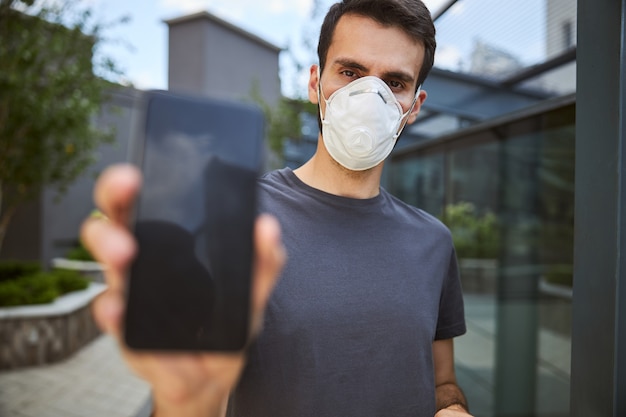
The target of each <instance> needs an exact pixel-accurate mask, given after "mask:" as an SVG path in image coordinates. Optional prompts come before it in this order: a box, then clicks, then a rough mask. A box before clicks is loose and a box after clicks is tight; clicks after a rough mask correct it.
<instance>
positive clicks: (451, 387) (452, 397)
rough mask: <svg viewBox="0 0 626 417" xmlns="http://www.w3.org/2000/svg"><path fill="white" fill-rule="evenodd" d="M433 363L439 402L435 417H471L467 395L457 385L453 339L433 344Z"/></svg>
mask: <svg viewBox="0 0 626 417" xmlns="http://www.w3.org/2000/svg"><path fill="white" fill-rule="evenodd" d="M433 362H434V366H435V396H436V401H437V413H436V414H435V417H463V416H465V417H467V416H470V414H469V409H468V407H467V400H466V399H465V395H463V391H461V388H459V386H458V385H457V383H456V375H455V372H454V342H453V339H444V340H436V341H435V342H433Z"/></svg>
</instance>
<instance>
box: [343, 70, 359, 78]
mask: <svg viewBox="0 0 626 417" xmlns="http://www.w3.org/2000/svg"><path fill="white" fill-rule="evenodd" d="M341 74H343V75H345V76H346V77H348V78H355V77H356V76H357V75H356V72H354V71H351V70H343V71H341Z"/></svg>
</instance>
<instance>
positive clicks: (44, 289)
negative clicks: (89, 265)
mask: <svg viewBox="0 0 626 417" xmlns="http://www.w3.org/2000/svg"><path fill="white" fill-rule="evenodd" d="M88 285H89V281H88V280H87V279H86V278H85V277H83V276H82V275H80V273H78V272H76V271H68V270H60V269H56V270H53V271H51V272H42V271H38V272H35V273H31V274H28V275H22V276H19V277H17V278H13V279H10V280H6V281H3V282H0V307H10V306H18V305H29V304H46V303H49V302H51V301H53V300H54V299H55V298H57V297H58V296H60V295H63V294H66V293H68V292H72V291H77V290H82V289H85V288H87V286H88Z"/></svg>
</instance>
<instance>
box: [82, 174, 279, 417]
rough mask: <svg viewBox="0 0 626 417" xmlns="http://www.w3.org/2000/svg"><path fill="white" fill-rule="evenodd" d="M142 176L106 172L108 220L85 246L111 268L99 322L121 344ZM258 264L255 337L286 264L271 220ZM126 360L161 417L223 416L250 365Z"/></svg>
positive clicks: (259, 236)
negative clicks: (133, 215) (132, 218)
mask: <svg viewBox="0 0 626 417" xmlns="http://www.w3.org/2000/svg"><path fill="white" fill-rule="evenodd" d="M140 184H141V174H140V172H139V171H138V170H137V169H136V168H134V167H132V166H128V165H122V166H113V167H110V168H108V169H107V170H105V171H104V172H103V174H102V175H101V176H100V178H99V179H98V181H97V183H96V187H95V190H94V195H95V202H96V205H97V206H98V208H99V209H100V210H101V211H102V212H103V213H104V214H105V215H106V216H107V217H108V219H107V220H105V219H103V218H101V217H99V218H89V219H87V220H86V221H85V222H84V224H83V227H82V230H81V240H82V241H83V242H84V243H85V245H86V246H87V247H88V248H89V250H90V251H91V253H93V254H94V256H95V257H96V259H97V260H98V261H99V262H101V263H102V264H104V265H106V269H105V276H106V280H107V284H108V288H107V291H106V292H105V293H104V294H102V295H101V296H100V297H98V298H97V299H96V300H94V306H93V313H94V318H95V319H96V321H97V322H98V324H99V325H100V327H101V328H102V329H103V330H105V331H106V332H108V333H110V334H112V335H114V336H115V337H116V338H118V339H120V340H121V338H122V337H121V335H122V328H123V316H124V304H125V295H124V291H123V289H124V287H125V278H126V277H125V275H124V271H125V270H127V268H128V267H129V264H130V260H131V259H132V258H133V256H134V254H135V252H136V243H135V242H134V239H133V236H132V235H131V234H130V233H129V231H128V230H127V229H126V227H125V226H126V224H127V222H128V212H129V210H130V208H131V206H132V204H133V202H134V200H135V198H136V196H137V192H138V190H139V189H140ZM254 247H255V263H254V273H253V280H252V281H253V282H252V306H253V311H252V321H251V323H252V324H253V329H252V333H253V335H254V333H255V332H258V331H259V326H255V325H254V324H255V323H256V324H258V323H260V322H262V315H263V311H264V308H265V305H266V303H267V300H268V298H269V295H270V293H271V291H272V288H273V287H274V285H275V283H276V279H277V276H278V274H279V272H280V269H281V267H282V265H283V263H284V259H285V254H284V251H283V249H282V245H281V243H280V230H279V225H278V222H277V221H276V220H275V219H273V218H271V217H270V216H268V215H261V216H259V217H258V218H257V220H256V223H255V230H254ZM121 348H122V349H123V350H124V351H125V352H124V355H123V358H124V359H125V361H126V362H127V364H128V365H129V366H130V367H131V368H132V369H133V370H134V371H135V373H136V374H137V375H139V376H140V377H142V378H143V379H145V380H146V381H147V382H148V383H149V384H150V385H151V386H152V393H153V396H154V402H155V405H156V408H157V410H158V412H159V414H161V413H163V414H164V415H166V414H167V413H168V411H169V412H170V414H171V415H185V411H186V410H187V409H189V410H194V411H195V412H197V413H198V414H199V415H214V414H217V412H218V410H219V409H220V407H221V406H222V405H223V401H224V400H225V398H227V396H228V393H229V392H230V391H231V390H232V388H233V386H234V385H235V383H236V381H237V379H238V377H239V375H240V373H241V370H242V367H243V365H244V363H245V362H244V359H245V358H244V355H243V352H236V353H221V352H192V353H189V352H181V353H169V354H166V355H164V354H161V353H159V352H154V351H136V350H128V349H126V348H125V346H124V345H123V344H122V345H121Z"/></svg>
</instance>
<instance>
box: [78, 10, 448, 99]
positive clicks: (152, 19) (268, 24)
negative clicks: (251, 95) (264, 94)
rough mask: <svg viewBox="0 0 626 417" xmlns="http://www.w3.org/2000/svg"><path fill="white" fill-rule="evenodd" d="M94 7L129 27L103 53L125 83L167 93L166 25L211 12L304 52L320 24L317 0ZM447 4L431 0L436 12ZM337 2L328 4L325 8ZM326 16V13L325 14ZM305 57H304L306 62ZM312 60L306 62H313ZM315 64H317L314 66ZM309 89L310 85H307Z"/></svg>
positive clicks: (115, 30) (110, 37)
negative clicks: (316, 17) (315, 12)
mask: <svg viewBox="0 0 626 417" xmlns="http://www.w3.org/2000/svg"><path fill="white" fill-rule="evenodd" d="M80 1H81V3H84V4H86V5H88V6H89V7H91V8H92V9H93V11H94V14H95V16H96V18H97V19H99V20H101V21H104V22H115V21H116V20H119V18H121V17H124V16H127V17H129V18H130V20H129V22H127V23H120V24H112V25H111V26H110V27H109V28H108V29H107V30H105V32H104V35H105V37H106V38H107V40H106V41H105V42H104V46H103V47H102V48H101V51H100V53H102V54H103V55H105V56H107V57H111V58H113V59H114V60H115V61H116V62H117V64H118V66H119V67H120V68H121V69H122V70H123V72H124V76H125V78H126V79H127V80H128V81H129V82H131V83H132V84H133V85H134V86H135V87H137V88H141V89H152V88H155V89H166V88H167V57H168V50H167V25H166V24H165V23H164V20H167V19H171V18H175V17H180V16H184V15H187V14H190V13H195V12H199V11H208V12H210V13H212V14H215V15H216V16H218V17H220V18H222V19H224V20H226V21H228V22H230V23H232V24H235V25H237V26H239V27H241V28H242V29H244V30H246V31H248V32H250V33H252V34H254V35H257V36H259V37H261V38H263V39H265V40H266V41H269V42H270V43H272V44H274V45H276V46H278V47H281V48H286V47H288V46H291V49H292V50H294V51H296V53H298V50H299V49H300V50H302V48H301V47H300V48H299V45H302V40H303V39H304V38H306V37H312V36H313V37H315V38H316V37H317V34H318V33H319V32H318V31H319V23H320V22H314V21H312V19H311V13H312V8H313V0H265V1H258V0H80ZM445 2H446V0H426V1H425V3H426V4H427V5H428V6H429V8H430V9H431V10H436V9H437V7H440V6H441V4H443V3H445ZM332 3H333V1H332V0H322V4H323V5H324V8H325V9H327V7H329V6H330V4H332ZM324 12H325V10H324ZM285 55H286V54H281V61H280V66H281V79H282V83H283V93H285V94H286V95H290V96H293V95H294V94H297V92H294V91H291V90H290V89H292V88H296V87H294V86H295V85H297V81H295V80H296V79H297V76H296V75H294V73H293V72H294V71H293V66H291V65H290V64H289V60H288V58H287V57H286V56H285ZM302 55H303V54H302V53H300V54H299V56H300V57H301V59H302ZM310 59H311V58H309V57H308V56H307V57H305V58H304V60H310ZM310 63H311V64H312V63H313V62H310ZM303 86H304V84H303Z"/></svg>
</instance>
